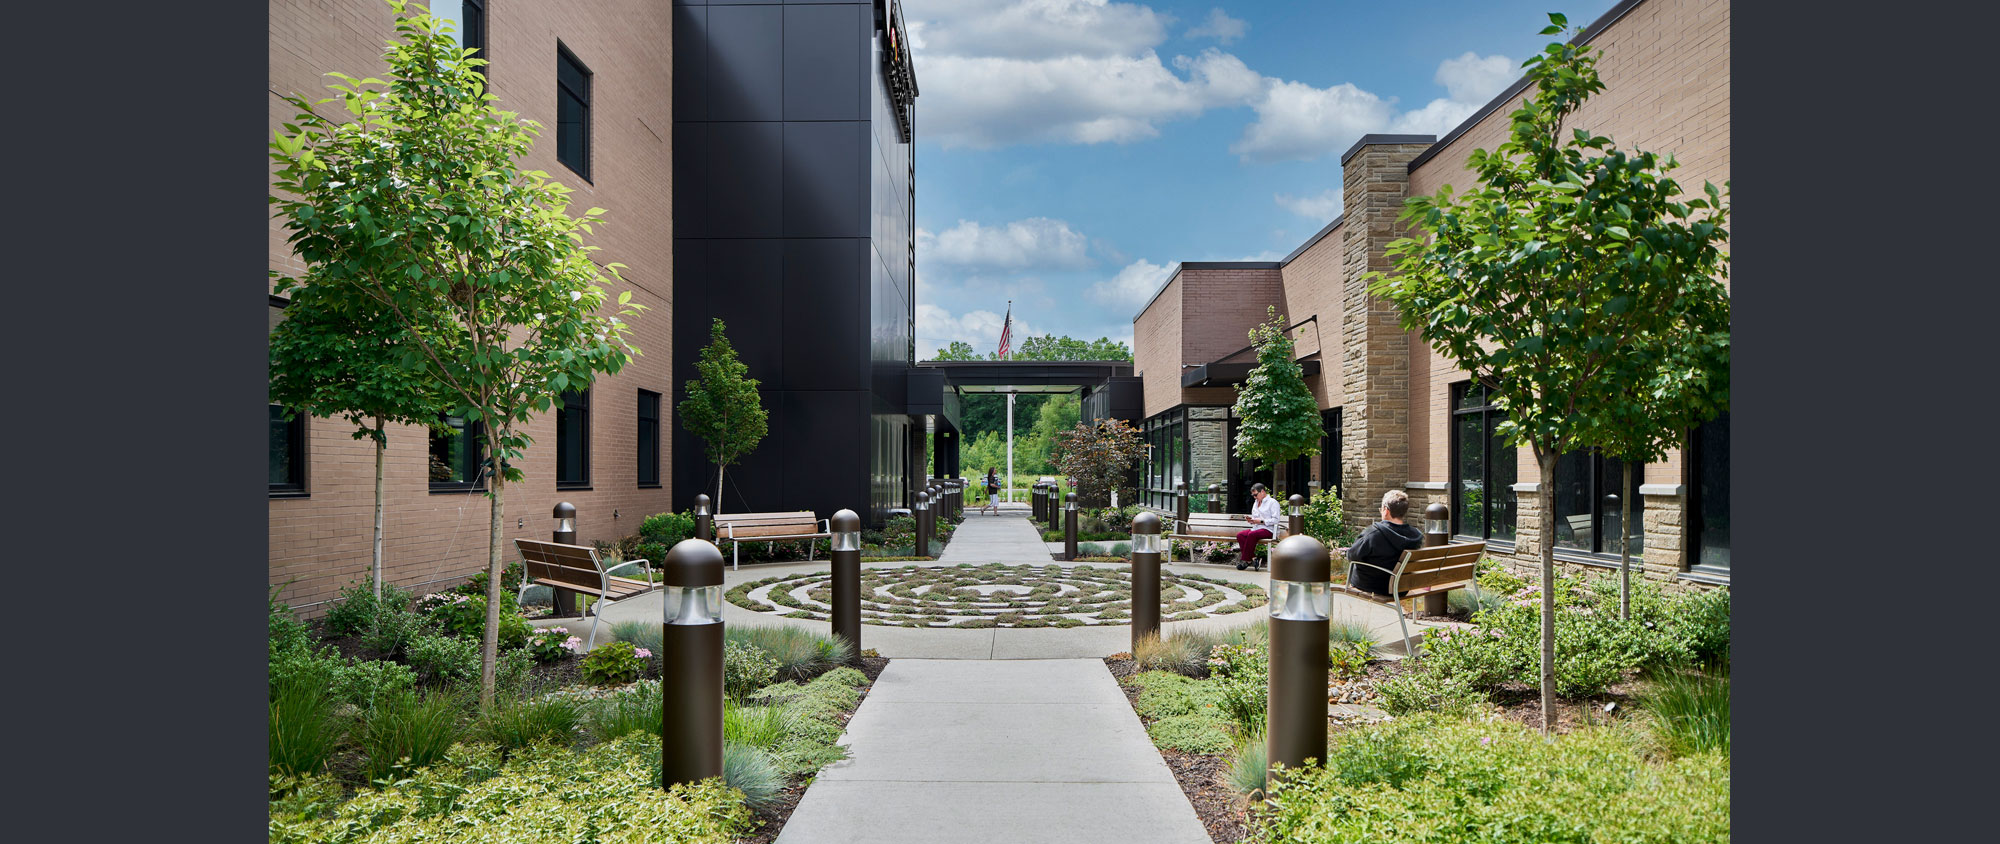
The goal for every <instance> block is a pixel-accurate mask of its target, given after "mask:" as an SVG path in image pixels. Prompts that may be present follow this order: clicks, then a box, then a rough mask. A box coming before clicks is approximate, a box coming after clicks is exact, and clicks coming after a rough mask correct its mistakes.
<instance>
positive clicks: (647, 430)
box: [639, 390, 660, 489]
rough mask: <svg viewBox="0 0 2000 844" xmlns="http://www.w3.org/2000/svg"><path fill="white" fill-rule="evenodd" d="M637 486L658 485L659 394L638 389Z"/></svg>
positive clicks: (651, 486) (648, 487)
mask: <svg viewBox="0 0 2000 844" xmlns="http://www.w3.org/2000/svg"><path fill="white" fill-rule="evenodd" d="M639 486H640V487H643V488H647V489H658V488H659V486H660V394H659V393H655V392H653V391H651V390H640V391H639Z"/></svg>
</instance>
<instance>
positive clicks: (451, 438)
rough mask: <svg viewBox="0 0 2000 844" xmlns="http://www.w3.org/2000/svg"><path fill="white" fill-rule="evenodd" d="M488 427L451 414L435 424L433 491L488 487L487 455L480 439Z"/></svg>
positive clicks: (432, 444)
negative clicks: (485, 427)
mask: <svg viewBox="0 0 2000 844" xmlns="http://www.w3.org/2000/svg"><path fill="white" fill-rule="evenodd" d="M483 433H484V426H482V425H480V424H479V423H478V422H471V421H468V420H467V419H466V418H465V417H463V416H451V415H447V416H444V417H442V418H440V419H439V420H438V422H437V424H436V425H432V426H431V455H430V477H431V491H432V492H467V491H472V490H483V489H485V488H486V459H485V458H486V455H485V451H484V449H483V448H482V447H481V444H480V439H481V438H482V437H481V435H482V434H483Z"/></svg>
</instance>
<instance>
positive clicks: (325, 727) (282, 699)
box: [270, 679, 343, 776]
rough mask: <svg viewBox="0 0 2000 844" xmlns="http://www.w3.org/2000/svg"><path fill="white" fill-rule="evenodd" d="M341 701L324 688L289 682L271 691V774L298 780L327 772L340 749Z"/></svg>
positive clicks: (305, 683) (273, 687) (341, 728)
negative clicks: (307, 775)
mask: <svg viewBox="0 0 2000 844" xmlns="http://www.w3.org/2000/svg"><path fill="white" fill-rule="evenodd" d="M340 703H341V701H340V699H339V698H338V697H337V696H335V695H334V694H333V693H332V692H330V691H329V690H328V689H327V688H326V687H325V686H322V685H318V684H316V683H313V682H311V681H310V680H300V679H292V680H287V681H284V682H281V683H278V684H275V685H273V686H272V689H271V744H270V761H271V771H272V772H273V773H276V774H284V775H291V776H300V775H305V774H316V773H319V772H320V771H321V770H324V769H325V768H326V762H327V760H328V759H331V758H333V753H334V751H335V750H336V749H338V748H339V747H340V740H341V733H342V732H343V725H342V724H341V722H340V719H339V717H338V714H337V712H338V709H339V707H340Z"/></svg>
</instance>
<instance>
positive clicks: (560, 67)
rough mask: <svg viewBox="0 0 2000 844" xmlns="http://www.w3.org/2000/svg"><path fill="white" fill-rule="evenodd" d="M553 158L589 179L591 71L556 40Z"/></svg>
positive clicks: (585, 179) (586, 179)
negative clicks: (554, 155) (554, 154)
mask: <svg viewBox="0 0 2000 844" xmlns="http://www.w3.org/2000/svg"><path fill="white" fill-rule="evenodd" d="M556 160H557V161H560V162H562V163H563V164H564V165H565V166H567V167H569V169H571V170H574V171H576V174H577V175H579V176H582V177H583V178H584V181H589V180H590V70H589V69H588V68H586V67H584V66H583V63H582V62H580V61H577V60H576V57H575V56H573V55H570V52H569V48H567V47H564V46H563V45H562V43H561V42H557V43H556Z"/></svg>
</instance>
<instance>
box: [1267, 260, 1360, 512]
mask: <svg viewBox="0 0 2000 844" xmlns="http://www.w3.org/2000/svg"><path fill="white" fill-rule="evenodd" d="M1345 228H1346V223H1345V222H1344V221H1343V222H1342V224H1341V225H1338V226H1334V228H1333V231H1330V232H1327V233H1326V236H1325V237H1323V238H1320V239H1319V242H1318V243H1315V244H1313V245H1312V246H1310V247H1307V248H1306V250H1305V251H1304V252H1301V253H1299V255H1298V257H1296V258H1293V259H1292V261H1291V263H1289V264H1286V265H1285V266H1284V268H1283V269H1282V270H1280V274H1281V276H1282V278H1283V281H1284V296H1285V310H1286V312H1287V313H1289V314H1292V321H1293V322H1298V321H1299V320H1302V319H1305V318H1306V317H1308V316H1315V315H1317V316H1318V317H1319V321H1318V322H1317V323H1314V324H1313V325H1312V326H1308V327H1306V328H1304V329H1301V330H1300V331H1299V332H1298V352H1299V356H1300V357H1302V358H1303V357H1305V356H1307V355H1311V354H1315V353H1317V354H1319V356H1320V374H1318V375H1314V376H1311V377H1309V378H1307V379H1306V386H1308V387H1311V388H1312V391H1313V397H1314V398H1317V399H1319V406H1320V408H1321V409H1322V410H1324V409H1327V408H1334V407H1340V406H1341V405H1342V404H1343V403H1344V402H1345V400H1346V393H1345V392H1344V391H1343V389H1342V382H1341V378H1340V337H1341V326H1342V322H1341V320H1342V317H1343V315H1344V312H1345V311H1346V308H1345V307H1344V306H1343V302H1342V297H1343V296H1344V294H1345V292H1346V289H1345V287H1344V286H1343V283H1344V281H1345V278H1344V276H1343V274H1342V272H1343V265H1342V258H1343V255H1344V251H1343V249H1342V242H1343V240H1344V238H1345V236H1346V233H1345V231H1343V230H1344V229H1345ZM1322 344H1324V347H1322ZM1314 471H1315V472H1316V471H1318V470H1317V469H1315V470H1314Z"/></svg>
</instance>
